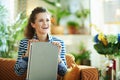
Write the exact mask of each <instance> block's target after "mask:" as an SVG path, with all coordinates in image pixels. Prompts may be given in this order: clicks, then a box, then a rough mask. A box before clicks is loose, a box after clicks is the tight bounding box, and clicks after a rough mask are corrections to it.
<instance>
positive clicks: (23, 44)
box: [14, 34, 67, 76]
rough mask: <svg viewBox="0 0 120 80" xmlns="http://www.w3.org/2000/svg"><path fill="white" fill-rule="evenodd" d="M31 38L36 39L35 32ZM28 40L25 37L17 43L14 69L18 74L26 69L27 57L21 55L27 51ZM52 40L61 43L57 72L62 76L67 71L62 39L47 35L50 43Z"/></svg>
mask: <svg viewBox="0 0 120 80" xmlns="http://www.w3.org/2000/svg"><path fill="white" fill-rule="evenodd" d="M33 39H38V37H37V35H36V34H35V35H34V36H33ZM28 41H29V39H27V38H25V39H23V40H21V41H20V44H19V50H18V58H17V61H16V64H15V66H14V70H15V72H16V73H17V74H18V75H22V74H24V73H25V72H26V71H27V65H28V58H22V55H23V54H25V53H26V51H27V46H28ZM54 41H58V42H60V43H61V51H60V57H61V59H62V62H60V63H58V74H59V75H60V76H64V75H65V73H66V71H67V66H66V59H65V53H66V50H65V45H64V41H63V40H60V39H58V38H56V37H53V36H50V35H48V42H50V43H51V42H54Z"/></svg>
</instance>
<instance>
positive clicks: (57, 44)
mask: <svg viewBox="0 0 120 80" xmlns="http://www.w3.org/2000/svg"><path fill="white" fill-rule="evenodd" d="M52 44H53V45H55V46H57V47H58V62H61V61H62V60H61V58H60V52H61V43H60V42H57V41H54V42H52Z"/></svg>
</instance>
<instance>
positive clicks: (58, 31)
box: [51, 26, 64, 35]
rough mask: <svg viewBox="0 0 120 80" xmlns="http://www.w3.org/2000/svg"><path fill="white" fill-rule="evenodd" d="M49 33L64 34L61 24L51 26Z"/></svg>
mask: <svg viewBox="0 0 120 80" xmlns="http://www.w3.org/2000/svg"><path fill="white" fill-rule="evenodd" d="M51 34H55V35H63V34H64V28H63V27H62V26H52V27H51Z"/></svg>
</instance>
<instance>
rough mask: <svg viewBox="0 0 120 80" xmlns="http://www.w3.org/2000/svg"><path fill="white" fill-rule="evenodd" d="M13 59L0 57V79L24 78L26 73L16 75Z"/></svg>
mask: <svg viewBox="0 0 120 80" xmlns="http://www.w3.org/2000/svg"><path fill="white" fill-rule="evenodd" d="M15 62H16V60H15V59H8V58H0V80H25V77H26V75H22V76H18V75H17V74H16V73H15V71H14V65H15Z"/></svg>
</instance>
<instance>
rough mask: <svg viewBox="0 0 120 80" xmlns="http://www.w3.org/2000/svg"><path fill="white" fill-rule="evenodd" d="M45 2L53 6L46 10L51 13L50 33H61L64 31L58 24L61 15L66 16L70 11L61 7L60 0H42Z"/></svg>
mask: <svg viewBox="0 0 120 80" xmlns="http://www.w3.org/2000/svg"><path fill="white" fill-rule="evenodd" d="M43 1H44V2H46V3H47V4H49V5H51V7H54V9H53V8H48V10H49V11H50V12H51V13H52V18H51V22H52V27H51V33H52V34H63V33H64V28H63V27H61V26H60V24H59V23H60V20H61V18H62V17H64V16H67V15H69V14H70V12H69V11H68V10H67V9H65V8H62V5H61V3H60V0H57V1H56V2H52V1H50V0H43Z"/></svg>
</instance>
